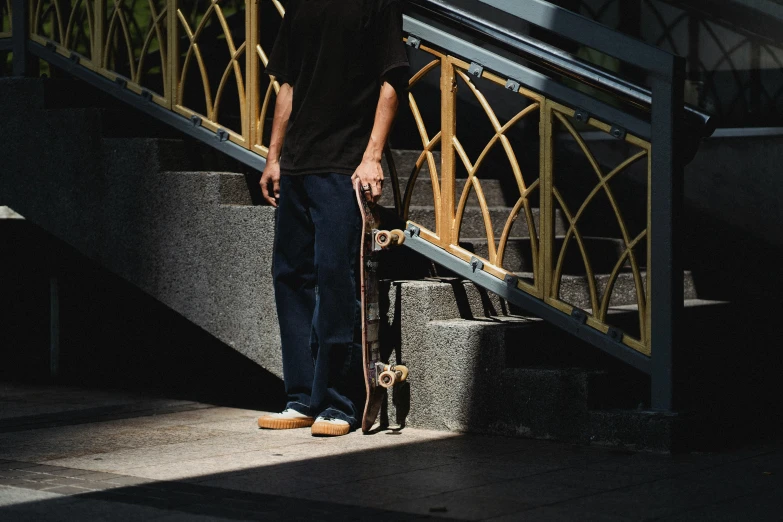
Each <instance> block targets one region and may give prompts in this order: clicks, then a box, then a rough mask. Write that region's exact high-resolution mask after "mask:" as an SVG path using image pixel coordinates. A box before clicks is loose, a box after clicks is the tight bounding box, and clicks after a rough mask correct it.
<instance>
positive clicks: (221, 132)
mask: <svg viewBox="0 0 783 522" xmlns="http://www.w3.org/2000/svg"><path fill="white" fill-rule="evenodd" d="M215 135H216V136H217V139H218V140H220V141H228V131H227V130H226V129H218V130H217V132H216V133H215Z"/></svg>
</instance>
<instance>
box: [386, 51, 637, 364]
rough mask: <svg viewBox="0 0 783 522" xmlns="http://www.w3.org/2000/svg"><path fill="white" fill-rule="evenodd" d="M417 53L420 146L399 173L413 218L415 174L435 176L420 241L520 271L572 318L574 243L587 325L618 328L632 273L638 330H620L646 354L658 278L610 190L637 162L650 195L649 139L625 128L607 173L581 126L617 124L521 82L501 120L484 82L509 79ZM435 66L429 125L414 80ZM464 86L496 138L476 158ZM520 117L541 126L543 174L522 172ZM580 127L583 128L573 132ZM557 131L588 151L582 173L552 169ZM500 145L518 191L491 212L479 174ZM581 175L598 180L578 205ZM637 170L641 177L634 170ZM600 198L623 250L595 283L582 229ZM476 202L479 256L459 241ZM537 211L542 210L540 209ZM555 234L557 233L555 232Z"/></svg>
mask: <svg viewBox="0 0 783 522" xmlns="http://www.w3.org/2000/svg"><path fill="white" fill-rule="evenodd" d="M418 52H419V53H421V54H423V55H426V57H427V58H424V59H423V60H418V61H423V62H426V63H427V65H425V66H424V67H422V68H421V69H420V70H419V71H416V72H415V73H414V74H413V76H412V78H411V81H410V93H409V103H410V109H411V112H412V114H413V117H414V121H415V123H416V127H417V129H418V131H419V135H420V136H421V142H422V149H421V152H420V155H419V158H418V161H417V162H416V164H415V167H414V169H413V171H412V172H410V173H405V172H403V173H400V174H401V175H407V176H408V178H409V179H410V180H411V181H409V182H408V186H407V187H406V192H405V197H404V199H403V206H402V215H403V216H404V217H407V216H408V213H409V207H410V202H411V198H412V192H413V190H415V189H414V187H415V186H416V183H423V182H425V181H424V180H418V175H419V171H420V170H421V168H422V167H423V166H425V165H427V166H428V170H429V173H430V178H429V180H426V181H428V182H429V184H431V190H432V194H433V205H434V207H435V209H436V212H435V222H434V224H429V227H428V226H425V225H424V224H421V223H412V224H413V225H415V226H416V227H417V228H418V229H419V235H420V237H421V238H422V239H424V240H426V241H428V242H430V243H432V244H434V245H437V246H439V247H440V248H442V249H443V250H444V251H446V252H448V253H449V254H451V255H453V256H456V257H457V258H459V259H462V260H463V261H466V262H471V261H472V260H474V259H479V260H480V261H481V262H482V264H483V270H484V271H485V272H488V273H489V274H491V275H493V276H495V277H497V278H498V279H501V280H505V279H506V278H507V277H508V276H511V277H516V279H517V283H516V284H517V286H518V288H519V289H520V290H522V291H524V292H526V293H528V294H530V295H531V296H534V297H537V298H539V299H542V300H543V301H545V302H546V303H547V304H549V305H551V306H553V307H555V308H557V309H559V310H561V311H563V312H565V313H566V314H571V313H572V312H573V311H574V308H575V305H574V304H573V303H569V302H567V301H566V300H564V299H563V298H561V295H560V289H561V284H562V281H563V279H564V278H565V277H566V275H565V273H564V262H565V256H566V252H567V251H568V250H569V249H577V250H578V252H579V255H580V257H581V259H582V262H583V264H584V274H585V276H584V279H583V281H584V284H585V285H586V286H587V293H588V295H589V303H590V306H589V307H588V308H587V309H586V313H587V315H586V323H587V325H588V326H591V327H593V328H595V329H597V330H599V331H601V332H603V333H607V332H608V331H609V329H610V328H613V326H612V325H611V322H610V319H609V315H610V311H611V306H610V305H611V302H612V299H611V298H612V293H613V291H614V288H615V285H616V282H617V280H618V276H619V275H620V274H621V273H622V272H627V273H630V274H631V276H632V280H633V285H634V292H635V301H636V305H635V308H636V312H637V313H636V315H637V321H636V323H637V324H636V327H635V328H634V327H631V328H628V326H626V329H629V330H631V331H634V332H636V335H629V334H627V333H626V334H623V335H622V338H621V340H622V342H623V343H624V344H626V345H627V346H628V347H630V348H633V349H634V350H637V351H638V352H641V353H642V354H645V355H649V354H650V348H649V346H650V343H649V336H650V332H649V328H648V324H649V320H648V317H647V309H648V307H647V303H648V296H649V290H648V285H650V284H652V281H651V279H650V278H647V277H646V273H645V271H644V269H645V267H646V266H647V264H648V262H647V258H646V252H647V251H648V250H649V249H648V248H647V243H648V239H649V238H648V236H647V233H646V231H647V228H646V227H644V228H643V229H642V230H632V229H631V227H630V226H629V224H628V223H626V220H625V218H624V214H623V211H622V209H621V208H620V205H619V204H618V201H617V198H616V197H615V196H614V194H613V192H612V189H611V186H610V184H611V182H612V181H613V180H614V179H615V178H618V177H620V176H621V175H623V174H625V173H628V172H629V171H630V170H631V169H632V167H634V166H637V167H638V166H641V167H642V169H643V173H642V174H643V175H644V179H645V182H644V183H643V184H642V185H641V186H640V189H641V190H642V191H647V192H649V184H650V182H651V177H650V173H651V170H650V162H649V160H650V155H649V151H650V144H649V142H648V141H645V140H643V139H640V138H638V137H635V136H632V135H630V134H627V133H626V135H625V136H624V138H623V141H624V142H625V144H626V148H627V149H629V151H631V153H630V155H629V156H628V157H627V158H626V159H624V160H623V161H621V162H620V163H619V164H618V165H616V166H615V167H614V168H612V169H610V170H609V171H605V169H604V167H602V166H601V164H599V162H598V161H597V160H596V158H595V156H594V154H593V153H592V152H591V150H590V148H589V145H588V143H587V142H586V141H585V140H584V138H583V137H582V132H584V131H585V130H591V131H597V132H601V133H606V134H607V135H610V133H611V126H609V125H607V124H605V123H602V122H601V121H599V120H597V119H593V118H590V119H589V120H588V121H587V122H584V123H579V122H576V121H575V120H574V116H575V109H574V108H570V107H567V106H565V105H563V104H560V103H557V102H555V101H553V100H551V99H548V98H546V97H545V96H543V95H541V94H538V93H535V92H533V91H531V90H529V89H525V88H523V87H516V88H515V89H514V90H513V91H509V90H508V89H506V92H508V93H509V94H508V95H507V96H513V97H515V99H512V100H510V103H509V100H508V99H505V100H503V101H504V102H506V106H508V105H509V104H513V105H512V106H514V107H516V109H514V112H515V114H513V116H512V117H511V118H509V119H508V120H507V121H501V120H500V119H499V118H498V116H497V115H496V113H495V111H494V110H493V107H492V104H491V103H490V102H489V101H488V99H487V97H485V96H484V94H483V93H482V89H481V88H480V87H479V85H478V82H479V81H480V82H483V83H484V84H485V85H487V86H490V85H492V84H494V85H499V86H502V87H508V85H509V83H508V82H509V79H508V78H502V77H500V76H498V75H496V74H493V73H490V72H487V71H481V72H480V73H478V77H477V76H476V74H470V73H469V70H470V67H471V65H470V64H469V63H467V62H465V61H464V60H462V59H460V58H457V57H453V56H449V55H445V54H442V53H441V52H439V51H436V50H434V49H432V48H429V47H427V46H424V45H422V46H421V47H419V50H418ZM430 58H431V60H430ZM435 72H438V73H439V74H440V91H441V111H442V112H441V125H442V126H441V128H439V129H428V128H427V125H426V124H425V122H424V118H423V117H422V111H421V108H420V106H419V102H418V101H417V95H416V86H417V84H418V83H419V82H420V81H421V80H422V78H424V77H425V76H426V75H428V74H434V73H435ZM512 81H513V80H512ZM458 90H460V91H464V92H468V93H470V96H471V97H473V98H474V99H475V101H476V102H477V103H478V105H479V106H480V107H481V109H482V110H483V112H484V114H485V117H486V120H487V123H488V124H489V125H490V126H491V129H492V134H493V135H492V137H491V138H490V139H489V141H488V142H487V143H486V144H483V145H482V144H475V143H473V144H471V145H473V146H472V147H471V148H472V149H475V150H478V151H480V152H478V155H477V156H476V157H470V154H469V153H468V152H466V147H465V144H464V143H463V141H461V140H460V136H461V135H462V133H461V132H460V130H461V129H463V128H465V131H468V132H469V131H471V130H473V128H474V127H475V126H476V125H477V122H476V121H465V122H464V124H463V125H464V127H463V126H458V124H457V122H458V120H459V118H458V117H457V113H458V106H460V105H461V104H465V103H466V102H465V101H458V97H457V91H458ZM523 123H527V124H528V125H531V126H534V127H535V128H537V130H538V136H539V139H538V141H539V145H538V147H537V150H538V151H539V153H540V157H539V167H538V169H537V170H526V169H524V168H523V167H522V166H521V165H520V161H519V158H518V154H520V151H519V150H518V149H519V144H518V143H517V144H515V143H512V141H511V139H509V137H508V136H507V133H509V131H510V130H512V129H513V128H514V127H518V126H520V125H521V124H523ZM577 127H580V128H581V129H582V131H581V132H580V130H577ZM556 134H558V135H561V136H567V137H570V138H571V139H572V141H573V142H574V143H575V144H576V147H570V150H568V151H566V152H565V153H570V154H573V153H574V149H576V151H578V153H580V154H582V155H583V157H584V160H585V161H584V166H585V167H587V168H586V169H582V170H581V171H579V172H559V171H558V169H557V168H556V163H557V161H556V158H557V156H558V148H559V147H558V145H560V146H561V147H562V145H563V143H562V142H563V141H564V140H562V139H559V140H557V143H556V140H555V139H554V136H555V135H556ZM436 148H439V149H440V151H441V160H440V163H436V161H435V157H434V154H433V152H434V151H435V150H436ZM495 148H497V149H500V150H502V153H503V154H504V155H505V156H506V159H507V170H506V171H504V172H503V175H504V176H509V177H512V178H513V181H514V182H513V185H514V186H515V187H516V190H517V196H516V197H515V201H514V202H513V205H512V206H511V210H510V212H509V213H507V214H505V215H498V211H497V209H494V208H493V209H490V207H489V205H488V202H487V198H486V197H485V194H484V190H483V188H482V172H483V171H484V170H485V169H484V168H483V167H484V164H485V161H486V159H487V158H488V156H489V155H490V154H491V153H492V151H493V149H495ZM561 154H563V152H562V151H561ZM458 170H461V171H462V172H463V173H464V174H466V175H467V177H466V178H463V179H460V181H461V183H460V185H462V187H460V188H459V190H457V186H456V182H457V180H458V179H459V178H457V176H456V173H457V171H458ZM585 172H586V173H587V174H591V175H592V176H593V177H594V181H593V185H594V186H593V187H592V188H591V189H590V190H588V191H587V194H585V195H584V196H583V197H582V200H581V201H580V202H579V204H578V206H573V203H569V201H573V197H568V191H569V181H573V177H574V175H576V174H581V175H584V173H585ZM635 174H637V177H638V174H639V172H638V169H637V171H636V172H635ZM494 177H495V178H497V173H494ZM583 184H584V183H583ZM427 188H428V189H430V187H427ZM600 198H605V203H606V204H608V206H609V207H610V208H611V213H612V215H613V218H614V219H615V220H616V230H617V231H618V236H619V238H620V239H621V242H622V245H623V247H622V249H621V250H620V252H619V253H618V256H617V259H616V260H615V261H614V267H613V269H612V271H611V273H610V274H607V275H606V277H604V278H603V279H602V280H600V281H599V279H598V277H597V276H598V274H597V273H596V271H595V270H594V269H593V263H592V262H591V254H590V252H589V248H588V245H587V244H586V242H585V237H584V234H583V233H582V232H581V230H580V221H581V220H582V219H583V217H584V216H585V215H586V214H587V213H589V212H590V209H591V204H593V206H596V205H595V202H596V201H597V200H599V199H600ZM471 199H473V200H474V201H475V203H474V207H478V208H479V209H481V212H480V216H481V218H480V219H482V220H483V229H484V239H485V240H486V243H487V255H485V256H478V255H477V254H476V253H474V252H473V251H470V250H468V249H466V248H465V247H464V246H463V243H464V241H463V240H464V239H466V238H465V237H464V235H463V234H462V233H461V229H462V225H463V220H464V219H465V211H466V208H468V206H469V204H470V203H469V202H470V200H471ZM640 199H641V200H642V201H643V202H645V203H646V202H648V201H649V197H648V195H640ZM539 209H540V212H536V211H537V210H539ZM637 210H638V209H637ZM649 211H650V209H649V206H648V205H645V208H644V209H643V212H644V213H645V216H649ZM556 212H557V213H558V214H559V216H558V217H560V218H561V219H563V220H565V222H566V223H565V226H566V230H565V233H561V234H557V233H556V232H557V230H556V228H557V227H556ZM539 216H540V217H539ZM645 221H646V220H645ZM515 230H519V233H515ZM558 235H560V236H561V237H560V238H558V237H557V236H558ZM520 237H524V238H525V239H526V240H527V241H529V246H530V250H531V253H532V255H531V259H532V271H530V272H527V273H519V272H516V271H515V270H516V267H514V266H511V265H510V264H509V263H506V262H505V261H504V258H505V253H506V249H507V247H508V245H509V240H510V239H512V238H517V239H518V238H520ZM471 239H475V238H471ZM558 239H559V241H558ZM626 322H627V318H626Z"/></svg>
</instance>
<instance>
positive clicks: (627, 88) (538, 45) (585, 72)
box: [409, 0, 715, 140]
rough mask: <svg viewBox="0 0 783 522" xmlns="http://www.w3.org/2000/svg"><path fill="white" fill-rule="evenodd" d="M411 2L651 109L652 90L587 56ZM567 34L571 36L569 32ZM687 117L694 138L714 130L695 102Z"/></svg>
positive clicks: (445, 8)
mask: <svg viewBox="0 0 783 522" xmlns="http://www.w3.org/2000/svg"><path fill="white" fill-rule="evenodd" d="M482 1H483V0H482ZM409 4H410V5H411V6H412V7H413V8H414V10H417V11H423V12H426V13H427V14H429V15H431V16H434V17H435V18H437V19H439V20H441V21H443V22H446V23H448V24H450V25H454V24H456V25H458V26H459V27H461V28H462V29H466V30H468V31H470V32H472V33H475V34H478V35H480V36H484V37H486V38H488V39H490V40H491V41H492V42H493V43H496V44H500V46H502V47H505V48H507V49H510V50H513V51H515V52H517V53H520V54H521V55H522V56H523V57H525V58H528V59H533V60H534V61H535V62H536V63H537V64H540V65H542V66H544V67H546V68H548V69H550V70H552V71H554V72H556V73H557V74H560V75H564V76H569V77H572V78H576V79H579V80H580V81H582V82H583V83H585V84H587V85H591V86H593V87H595V88H598V89H600V90H603V91H606V92H609V93H611V94H614V95H616V96H618V97H619V98H620V99H622V100H625V101H628V102H630V103H632V104H634V105H636V106H641V107H644V108H645V109H649V107H650V106H651V104H652V93H651V91H650V90H649V89H647V88H645V87H642V86H640V85H637V84H634V83H632V82H629V81H627V80H625V79H623V78H620V77H618V76H616V75H613V74H612V73H610V72H609V71H606V70H604V69H601V68H599V67H596V66H594V65H592V64H589V63H587V62H585V61H584V60H580V59H579V58H577V57H575V56H573V55H571V54H569V53H567V52H565V51H562V50H560V49H558V48H557V47H554V46H552V45H549V44H546V43H544V42H541V41H539V40H537V39H535V38H531V37H530V36H528V35H525V34H522V33H519V32H517V31H512V30H510V29H507V28H505V27H501V26H498V25H497V24H495V23H493V22H491V21H489V20H487V19H485V18H483V17H481V16H478V15H476V14H475V13H471V12H468V11H465V10H463V9H460V8H458V7H455V6H453V5H450V4H448V3H446V2H444V1H443V0H409ZM538 4H541V3H538ZM547 5H548V4H547ZM558 9H559V8H558ZM563 12H565V13H567V14H568V15H573V16H575V17H577V18H578V19H581V21H582V22H583V23H589V24H590V25H591V28H592V29H594V30H595V28H596V27H600V31H602V32H605V33H606V35H608V34H611V35H612V37H617V38H620V39H622V40H629V41H630V42H632V43H633V45H634V46H636V47H638V48H640V49H647V50H648V51H649V48H650V47H651V46H649V45H648V44H646V43H643V42H641V41H639V40H635V39H633V38H630V37H628V36H626V35H623V34H622V33H619V32H617V31H614V30H612V29H609V28H607V27H606V26H603V25H601V24H598V23H596V22H594V21H592V20H589V19H587V18H585V17H582V16H581V15H575V14H574V13H571V12H569V11H561V12H559V14H563ZM539 16H542V15H541V13H539ZM525 20H526V21H529V20H528V19H527V18H525ZM606 35H603V36H606ZM564 36H566V37H568V35H564ZM624 43H626V44H627V43H628V42H625V41H624ZM605 48H606V47H605V46H604V47H603V48H602V49H599V50H602V51H603V50H604V49H605ZM653 49H655V48H653ZM655 50H656V51H659V52H660V53H662V54H663V55H668V56H672V55H670V54H669V53H666V52H665V51H660V50H658V49H655ZM656 56H657V55H656ZM685 118H686V121H685V126H686V128H687V129H688V130H689V132H687V133H686V134H687V135H689V136H691V137H692V138H694V139H697V140H698V139H701V138H703V137H706V136H709V135H711V134H712V133H713V132H714V131H715V121H714V119H713V118H712V116H711V115H710V114H708V113H706V112H703V111H701V110H699V109H697V108H695V107H693V106H690V105H685Z"/></svg>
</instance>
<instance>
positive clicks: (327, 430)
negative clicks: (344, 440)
mask: <svg viewBox="0 0 783 522" xmlns="http://www.w3.org/2000/svg"><path fill="white" fill-rule="evenodd" d="M310 431H311V432H312V434H313V435H320V436H323V437H339V436H341V435H348V434H349V433H350V432H351V427H350V426H349V425H347V424H336V425H335V424H332V423H330V422H316V423H315V424H313V427H312V428H310Z"/></svg>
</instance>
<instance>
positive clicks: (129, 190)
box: [0, 79, 282, 376]
mask: <svg viewBox="0 0 783 522" xmlns="http://www.w3.org/2000/svg"><path fill="white" fill-rule="evenodd" d="M0 115H2V122H3V124H2V126H1V127H0V136H1V137H2V138H1V142H2V143H3V145H2V149H1V150H2V152H0V153H1V154H2V157H1V158H0V205H7V206H8V207H10V208H12V209H14V210H15V211H16V212H18V213H19V214H21V215H23V216H24V217H25V218H26V219H28V220H29V221H31V222H32V223H34V224H36V225H39V226H41V227H42V228H43V229H45V230H47V231H49V232H50V233H51V234H53V235H54V236H56V237H58V238H59V239H61V240H63V241H65V242H66V243H68V244H70V245H71V246H73V247H75V248H76V249H77V250H78V251H80V252H81V253H83V254H85V255H87V256H88V257H89V258H91V259H93V260H95V261H97V262H98V263H99V264H100V265H102V266H104V267H106V268H107V269H109V270H110V271H112V272H114V273H116V274H117V275H119V276H121V277H122V278H124V279H126V280H128V281H129V282H131V283H132V284H134V285H136V286H137V287H139V288H141V289H142V290H143V291H145V292H147V293H148V294H150V295H151V296H154V297H155V298H156V299H157V300H158V301H160V302H162V303H163V304H165V305H167V306H168V307H170V308H171V309H173V310H174V311H176V312H178V313H179V314H181V315H182V316H184V317H185V318H186V319H188V320H190V321H192V322H193V323H195V324H197V325H200V326H201V327H202V328H203V329H205V330H206V331H207V332H209V333H210V334H212V335H213V336H214V337H216V338H217V339H219V340H221V341H223V342H224V343H226V344H228V345H229V346H231V347H233V348H234V349H236V350H237V351H238V352H240V353H241V354H243V355H245V356H247V357H248V358H250V359H251V360H252V361H254V362H256V363H258V364H259V365H261V366H262V367H264V368H266V369H267V370H269V371H271V372H272V373H274V374H276V375H278V376H281V375H282V367H281V361H280V353H279V352H280V350H279V338H278V326H277V317H276V314H275V310H274V305H273V303H274V298H273V290H272V284H271V272H270V270H271V250H272V237H273V223H274V211H273V209H272V208H270V207H262V206H252V205H250V201H249V195H248V194H249V191H248V190H247V183H246V181H245V177H244V176H243V175H241V174H226V173H208V172H194V171H192V170H190V169H191V167H194V166H195V165H193V164H194V161H193V160H194V158H193V157H192V156H191V155H190V152H189V151H188V149H187V147H186V145H185V144H183V143H182V142H180V141H171V140H160V139H144V138H105V137H103V134H102V132H101V131H102V129H104V128H105V127H106V126H107V123H109V121H108V119H109V118H111V117H113V116H112V113H111V112H107V111H103V110H99V109H90V108H88V109H54V110H46V109H45V107H44V87H43V82H42V81H40V80H24V81H22V80H14V79H0Z"/></svg>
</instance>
